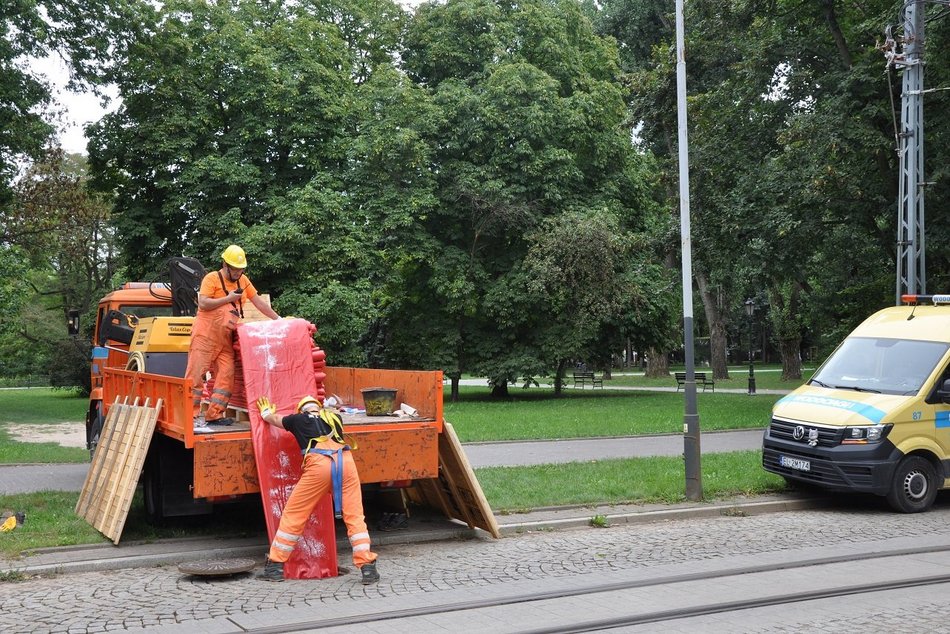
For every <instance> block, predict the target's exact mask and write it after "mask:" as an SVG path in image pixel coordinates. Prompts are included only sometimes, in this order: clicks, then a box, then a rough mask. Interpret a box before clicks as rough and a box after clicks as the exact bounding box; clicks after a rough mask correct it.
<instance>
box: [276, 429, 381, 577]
mask: <svg viewBox="0 0 950 634" xmlns="http://www.w3.org/2000/svg"><path fill="white" fill-rule="evenodd" d="M319 446H320V448H321V449H334V450H335V449H340V448H342V447H343V446H344V445H341V444H340V443H338V442H335V441H333V440H326V441H324V442H322V443H320V445H319ZM336 455H338V456H341V458H340V459H342V460H343V509H342V510H343V523H344V524H346V534H347V536H348V537H349V538H350V546H351V547H352V548H353V565H354V566H356V567H357V568H360V567H362V566H363V565H364V564H368V563H372V562H374V561H376V553H374V552H373V551H371V550H370V541H369V530H368V529H367V528H366V520H365V518H364V517H363V494H362V493H361V492H360V477H359V474H357V472H356V463H355V462H353V455H352V454H351V453H350V451H349V450H348V449H344V450H343V451H342V452H340V453H338V454H336ZM333 460H334V458H331V457H330V456H324V455H321V454H317V453H308V454H306V455H305V456H304V460H303V473H302V474H301V476H300V481H299V482H297V485H296V486H294V490H293V491H292V492H291V494H290V498H289V499H288V500H287V505H286V506H284V512H283V514H282V515H281V516H280V525H279V526H278V527H277V534H276V535H275V536H274V541H273V543H271V545H270V554H269V555H268V556H269V557H270V560H271V561H278V562H285V561H287V560H288V559H289V558H290V554H291V553H292V552H293V550H294V547H295V546H296V545H297V542H298V541H299V540H300V536H301V535H303V530H304V527H305V526H306V525H307V520H309V519H310V513H312V512H313V508H314V507H315V506H316V505H317V502H319V501H320V498H322V497H323V496H324V495H326V494H327V493H329V492H330V488H331V486H332V480H333V478H332V474H331V467H332V461H333Z"/></svg>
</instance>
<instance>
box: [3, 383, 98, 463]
mask: <svg viewBox="0 0 950 634" xmlns="http://www.w3.org/2000/svg"><path fill="white" fill-rule="evenodd" d="M88 407H89V398H88V397H85V396H80V395H79V394H78V392H76V391H74V390H58V389H57V390H54V389H51V388H30V389H9V390H0V464H17V463H28V462H41V463H59V462H86V461H88V460H89V452H88V451H86V450H85V449H81V448H75V447H62V446H60V445H58V444H56V443H24V442H16V441H14V440H13V439H12V438H11V437H10V434H9V433H8V432H7V430H6V429H5V426H6V425H7V424H17V425H48V424H54V423H69V422H71V423H77V424H84V421H85V419H86V410H87V408H88Z"/></svg>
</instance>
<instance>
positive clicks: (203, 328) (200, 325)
mask: <svg viewBox="0 0 950 634" xmlns="http://www.w3.org/2000/svg"><path fill="white" fill-rule="evenodd" d="M245 269H247V256H246V255H245V253H244V249H242V248H241V247H239V246H238V245H236V244H232V245H231V246H229V247H228V248H227V249H225V250H224V252H222V253H221V268H220V269H218V270H217V271H212V272H211V273H208V274H207V275H205V276H204V279H202V280H201V288H200V289H199V291H198V313H197V315H195V322H194V325H193V326H192V329H191V345H190V347H189V348H188V367H187V368H186V370H185V378H186V379H188V381H189V383H190V385H191V396H192V405H193V408H194V412H193V415H194V422H195V427H196V428H203V427H204V426H205V425H231V424H232V423H234V419H232V418H227V417H226V416H225V414H226V412H227V407H228V402H229V401H230V399H231V387H232V385H233V383H234V343H233V336H234V331H235V330H236V329H237V327H238V325H239V324H240V323H241V319H242V318H243V317H244V302H245V301H247V300H250V302H251V303H252V304H253V305H254V306H255V307H256V308H257V310H259V311H261V313H263V314H264V315H266V316H268V317H270V318H271V319H279V317H278V315H277V313H275V312H274V310H273V309H272V308H271V307H270V306H268V304H267V302H265V301H264V300H263V299H262V298H261V296H260V295H259V294H258V292H257V289H256V288H254V285H253V284H252V283H251V280H250V279H248V277H247V275H245V274H244V271H245ZM209 371H210V372H211V376H212V378H213V379H214V387H213V389H212V392H211V399H210V402H209V403H208V409H207V410H206V411H205V413H204V416H203V417H202V416H201V395H202V393H203V391H204V379H205V373H207V372H209Z"/></svg>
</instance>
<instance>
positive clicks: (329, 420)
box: [303, 409, 356, 519]
mask: <svg viewBox="0 0 950 634" xmlns="http://www.w3.org/2000/svg"><path fill="white" fill-rule="evenodd" d="M307 416H314V415H313V414H311V413H310V412H307ZM318 418H319V419H320V420H321V421H323V423H324V424H325V425H326V426H327V427H329V428H330V433H329V434H326V435H323V436H318V437H316V438H311V439H310V440H309V441H308V442H307V447H306V448H305V449H304V450H303V456H304V458H306V457H307V454H310V453H315V454H320V455H321V456H327V457H328V458H329V459H330V480H331V482H332V488H333V516H334V517H336V518H337V519H339V518H342V517H343V452H344V451H351V450H352V449H356V443H353V446H352V447H350V445H349V444H348V443H347V442H346V440H345V439H344V437H343V421H342V420H341V419H340V417H339V416H338V415H337V414H333V413H331V412H327V411H326V410H323V409H321V410H320V414H319V416H318ZM328 440H334V441H336V442H338V443H340V444H341V445H343V446H342V447H340V448H339V449H321V448H320V447H317V445H319V444H320V443H322V442H326V441H328Z"/></svg>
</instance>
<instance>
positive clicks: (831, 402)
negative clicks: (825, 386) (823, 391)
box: [776, 394, 884, 423]
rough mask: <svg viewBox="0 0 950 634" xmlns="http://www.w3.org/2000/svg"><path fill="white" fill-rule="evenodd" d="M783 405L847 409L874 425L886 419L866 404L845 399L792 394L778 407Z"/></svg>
mask: <svg viewBox="0 0 950 634" xmlns="http://www.w3.org/2000/svg"><path fill="white" fill-rule="evenodd" d="M782 403H806V404H808V405H821V406H822V407H834V408H836V409H846V410H849V411H851V412H854V413H855V414H857V415H858V416H863V417H864V418H866V419H868V420H869V421H871V422H872V423H879V422H881V419H882V418H884V412H883V411H882V410H879V409H878V408H876V407H874V406H873V405H867V404H865V403H858V402H857V401H849V400H847V399H843V398H828V397H827V396H808V395H805V394H791V395H789V396H786V397H785V398H783V399H781V400H780V401H779V402H778V403H776V406H778V405H781V404H782Z"/></svg>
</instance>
